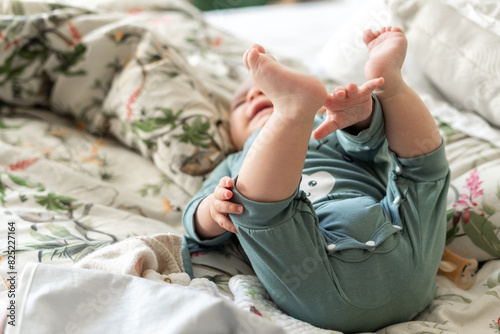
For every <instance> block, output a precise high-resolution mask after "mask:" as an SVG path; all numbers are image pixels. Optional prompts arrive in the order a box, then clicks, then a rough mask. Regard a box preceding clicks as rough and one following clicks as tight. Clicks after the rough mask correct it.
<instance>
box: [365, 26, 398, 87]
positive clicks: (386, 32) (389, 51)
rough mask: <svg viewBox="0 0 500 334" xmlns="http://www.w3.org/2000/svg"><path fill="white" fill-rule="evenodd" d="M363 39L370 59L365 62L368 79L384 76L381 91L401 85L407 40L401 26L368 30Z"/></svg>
mask: <svg viewBox="0 0 500 334" xmlns="http://www.w3.org/2000/svg"><path fill="white" fill-rule="evenodd" d="M363 40H364V42H365V44H366V46H367V47H368V51H369V54H370V55H369V59H368V61H367V62H366V64H365V75H366V78H367V79H375V78H380V77H384V79H385V84H384V85H383V86H382V87H380V91H384V93H389V92H391V91H392V89H395V88H397V87H398V86H400V83H401V80H402V77H401V67H402V66H403V62H404V59H405V56H406V48H407V40H406V36H405V34H404V33H403V31H402V30H401V29H400V28H397V27H384V28H382V29H380V30H378V31H375V32H372V31H371V30H366V31H365V32H364V34H363Z"/></svg>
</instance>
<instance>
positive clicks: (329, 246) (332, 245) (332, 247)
mask: <svg viewBox="0 0 500 334" xmlns="http://www.w3.org/2000/svg"><path fill="white" fill-rule="evenodd" d="M335 247H337V245H335V244H329V245H328V246H326V249H327V250H328V251H330V252H332V251H333V250H334V249H335Z"/></svg>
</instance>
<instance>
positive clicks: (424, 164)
mask: <svg viewBox="0 0 500 334" xmlns="http://www.w3.org/2000/svg"><path fill="white" fill-rule="evenodd" d="M391 156H392V158H393V161H394V162H395V163H396V165H397V166H398V167H399V168H397V167H396V174H399V175H400V176H401V177H403V178H406V179H410V180H413V181H416V182H426V181H428V182H434V181H438V180H440V179H443V178H444V177H446V176H447V175H448V173H449V165H448V160H447V159H446V153H445V148H444V141H443V140H442V139H441V146H439V148H438V149H436V150H435V151H433V152H431V153H428V154H425V155H422V156H419V157H415V158H398V157H397V156H396V154H395V153H394V152H391ZM398 171H399V172H398Z"/></svg>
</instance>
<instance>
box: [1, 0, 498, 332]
mask: <svg viewBox="0 0 500 334" xmlns="http://www.w3.org/2000/svg"><path fill="white" fill-rule="evenodd" d="M71 3H72V4H71V5H70V4H69V2H60V3H53V2H46V1H41V0H36V1H17V0H14V1H7V2H4V3H2V6H3V7H2V6H0V14H1V13H2V10H3V14H4V15H1V16H0V50H1V51H0V223H1V224H0V245H1V248H2V253H1V254H0V255H1V257H2V263H1V265H0V270H1V275H2V277H3V279H4V283H5V284H3V285H2V289H1V290H4V291H6V293H8V292H9V291H14V289H15V287H16V285H17V283H16V282H17V281H18V280H19V278H20V276H21V273H22V270H23V268H24V266H25V265H26V264H27V263H28V262H36V263H44V264H56V265H61V266H72V265H73V264H74V263H76V262H78V261H79V260H81V259H82V258H83V257H85V256H86V255H88V254H90V253H92V252H94V251H96V250H98V249H102V248H103V247H106V246H108V245H111V244H114V243H116V242H118V241H120V240H124V239H126V238H129V237H134V236H146V235H154V234H158V233H169V232H171V233H182V232H183V230H182V224H181V215H182V210H183V208H184V206H185V204H186V203H187V201H189V199H190V197H191V196H193V195H194V194H195V193H196V192H197V190H198V189H199V188H200V186H201V183H202V182H203V180H204V177H205V176H206V175H207V173H209V172H210V171H211V169H212V168H213V167H214V166H216V165H217V164H218V163H219V162H220V161H221V160H222V159H224V158H225V157H226V156H227V155H228V154H230V153H231V152H232V146H231V143H230V140H229V135H228V126H227V112H228V105H229V99H230V97H231V94H232V91H233V90H234V88H235V87H236V86H237V84H238V83H239V82H241V81H242V80H244V78H245V76H246V71H245V70H244V68H242V65H241V60H240V59H241V55H242V53H243V51H244V49H245V48H246V46H247V43H246V42H242V41H240V40H238V39H236V38H234V37H232V36H230V35H228V34H226V33H222V32H220V31H218V30H217V29H214V28H212V27H210V26H209V25H208V24H207V23H206V22H205V21H204V19H203V16H202V14H200V13H199V12H198V11H197V10H196V9H195V8H194V7H192V6H191V5H190V4H189V3H187V2H185V1H181V0H177V1H174V0H168V1H164V0H163V1H160V0H150V1H147V2H141V3H140V5H139V3H138V2H133V1H118V0H106V1H97V0H88V1H85V2H83V1H82V2H80V1H75V2H71ZM426 102H427V103H428V105H429V106H430V108H431V109H433V110H434V114H435V116H436V119H437V120H438V121H439V122H440V128H441V130H442V135H443V137H444V138H445V140H446V145H447V152H448V156H449V159H450V164H451V167H452V172H453V176H452V177H453V182H452V188H451V189H450V196H449V215H448V216H449V217H448V218H449V222H448V236H447V237H448V243H449V247H451V248H452V249H454V250H455V251H456V250H457V249H464V248H467V249H469V250H470V251H468V252H465V253H464V252H462V253H461V254H462V255H463V256H466V257H472V258H476V259H478V260H479V261H481V262H480V269H479V270H478V271H477V273H476V274H475V275H474V277H473V279H474V285H473V286H472V288H471V289H469V290H467V291H465V290H461V289H459V288H458V287H457V286H456V285H455V284H454V283H453V282H452V281H450V280H449V279H448V278H446V277H444V276H438V277H437V280H438V289H437V294H436V298H435V300H434V301H433V303H432V304H431V305H430V306H429V307H428V308H427V309H426V310H424V311H423V312H422V313H421V314H420V315H419V316H418V317H417V318H416V319H414V321H411V322H408V323H403V324H397V325H394V326H391V327H388V328H385V329H381V330H380V331H379V333H500V261H499V260H496V259H497V258H500V240H499V229H500V218H499V215H500V214H499V213H498V212H500V205H499V203H500V185H499V176H498V175H500V173H499V172H498V171H499V168H500V163H499V161H500V148H499V147H498V146H497V145H495V143H491V142H488V141H486V140H482V139H478V138H475V137H471V136H468V135H466V134H465V133H464V132H461V131H460V130H459V129H457V128H456V127H454V126H453V124H451V123H450V122H445V121H443V119H445V117H444V116H443V115H448V114H446V113H445V112H443V106H441V105H439V104H436V103H434V102H433V101H432V100H429V101H426ZM457 245H458V246H457ZM14 249H15V252H14ZM14 255H15V256H14ZM192 263H193V268H194V274H195V276H197V277H205V278H207V279H209V280H210V281H212V282H214V283H215V284H216V285H217V287H218V289H219V292H220V293H221V294H222V295H225V296H227V298H234V303H235V305H236V306H237V307H239V308H241V309H244V310H245V311H248V312H251V313H253V314H256V315H258V316H259V317H261V318H263V321H269V322H272V323H274V324H277V325H278V326H280V327H282V328H283V329H284V330H285V331H286V332H289V333H292V332H293V333H305V332H310V333H315V332H323V331H322V330H321V329H317V328H313V327H311V326H307V324H302V323H300V322H298V321H296V320H294V319H291V318H289V317H287V316H286V315H284V314H282V313H281V312H280V311H279V310H277V309H276V308H275V307H274V304H273V303H272V301H271V300H270V299H269V297H268V295H267V293H266V292H265V290H264V289H263V288H262V286H261V285H260V283H259V282H258V280H257V279H256V277H254V276H251V274H252V271H251V268H250V267H249V266H248V264H247V263H246V261H245V257H244V256H243V255H242V254H241V253H240V251H239V250H238V248H237V247H236V246H235V245H233V244H230V245H227V247H226V248H225V249H220V250H212V251H204V250H200V251H199V252H196V253H193V254H192ZM247 275H250V276H247ZM11 277H14V280H12V279H11ZM230 279H232V281H230ZM54 282H55V283H56V279H54ZM221 298H223V297H221ZM360 321H362V319H360ZM325 332H326V331H325Z"/></svg>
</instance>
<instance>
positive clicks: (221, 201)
mask: <svg viewBox="0 0 500 334" xmlns="http://www.w3.org/2000/svg"><path fill="white" fill-rule="evenodd" d="M232 188H233V179H231V178H230V177H229V176H224V177H223V178H221V179H220V181H219V185H217V187H216V188H215V190H214V192H213V194H211V195H210V196H209V198H210V216H211V217H212V219H213V220H214V221H215V222H216V223H217V224H218V225H219V226H220V227H222V228H223V229H225V230H228V231H229V232H233V233H238V231H236V228H235V227H234V224H233V222H232V221H231V220H230V219H229V217H228V214H229V213H234V214H240V213H243V206H242V205H240V204H235V203H232V202H231V201H229V200H230V199H231V198H232V197H233V192H232V191H231V189H232Z"/></svg>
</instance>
